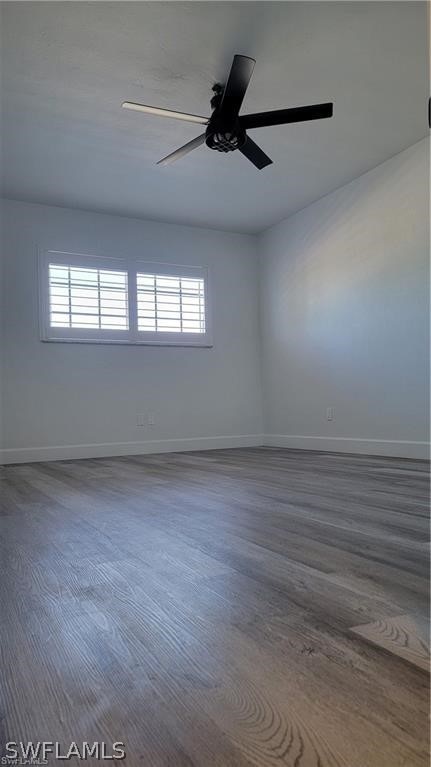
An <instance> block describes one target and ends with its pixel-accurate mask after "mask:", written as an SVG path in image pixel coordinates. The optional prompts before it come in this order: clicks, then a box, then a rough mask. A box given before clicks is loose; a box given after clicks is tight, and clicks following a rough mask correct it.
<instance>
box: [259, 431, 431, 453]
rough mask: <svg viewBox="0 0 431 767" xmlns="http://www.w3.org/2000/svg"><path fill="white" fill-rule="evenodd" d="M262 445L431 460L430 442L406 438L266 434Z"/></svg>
mask: <svg viewBox="0 0 431 767" xmlns="http://www.w3.org/2000/svg"><path fill="white" fill-rule="evenodd" d="M263 444H264V445H267V446H268V447H290V448H296V449H297V450H324V451H328V452H334V453H361V454H364V455H383V456H385V455H386V456H393V457H398V458H422V459H428V458H429V455H430V444H429V442H412V441H410V440H405V439H396V440H393V439H363V438H361V437H359V438H356V437H317V436H304V435H298V434H264V436H263Z"/></svg>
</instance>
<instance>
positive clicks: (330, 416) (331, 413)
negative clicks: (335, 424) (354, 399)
mask: <svg viewBox="0 0 431 767" xmlns="http://www.w3.org/2000/svg"><path fill="white" fill-rule="evenodd" d="M334 418H335V407H327V408H326V420H327V421H333V420H334Z"/></svg>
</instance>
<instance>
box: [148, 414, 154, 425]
mask: <svg viewBox="0 0 431 767" xmlns="http://www.w3.org/2000/svg"><path fill="white" fill-rule="evenodd" d="M155 423H156V417H155V415H154V413H148V426H154V424H155Z"/></svg>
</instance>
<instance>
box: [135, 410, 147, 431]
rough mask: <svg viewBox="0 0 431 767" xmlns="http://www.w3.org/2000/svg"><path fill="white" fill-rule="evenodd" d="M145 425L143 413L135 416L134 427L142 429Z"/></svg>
mask: <svg viewBox="0 0 431 767" xmlns="http://www.w3.org/2000/svg"><path fill="white" fill-rule="evenodd" d="M146 423H147V421H146V418H145V413H138V415H137V416H136V426H140V427H141V428H142V427H143V426H146Z"/></svg>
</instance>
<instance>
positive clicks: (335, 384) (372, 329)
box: [259, 140, 429, 455]
mask: <svg viewBox="0 0 431 767" xmlns="http://www.w3.org/2000/svg"><path fill="white" fill-rule="evenodd" d="M428 174H429V144H428V141H427V140H424V141H422V142H419V143H418V144H415V145H414V146H412V147H410V148H409V149H407V150H406V151H404V152H402V153H401V154H399V155H397V156H395V157H393V158H392V159H390V160H388V161H387V162H385V163H383V164H382V165H380V166H378V167H377V168H374V169H373V170H372V171H370V172H369V173H366V174H365V175H363V176H361V177H360V178H358V179H356V180H355V181H353V182H351V183H350V184H348V185H346V186H344V187H343V188H342V189H339V190H337V191H336V192H334V193H332V194H330V195H327V196H326V197H324V198H322V199H320V200H319V201H317V202H316V203H314V204H313V205H310V206H308V207H307V208H305V209H304V210H302V211H300V212H298V213H297V214H295V215H293V216H291V217H290V218H289V219H287V220H286V221H284V222H282V223H281V224H279V225H277V226H275V227H272V228H271V229H269V230H268V231H267V232H265V233H264V234H263V235H262V236H261V237H260V246H259V247H260V252H261V320H262V348H263V358H262V370H263V382H264V393H265V395H264V398H265V422H266V432H267V435H268V436H267V438H266V439H267V442H268V443H269V444H273V445H289V446H297V447H310V448H313V447H317V448H319V447H320V448H323V449H335V450H344V449H345V450H357V451H360V452H377V453H378V452H381V453H384V454H399V455H423V454H424V451H425V445H423V444H421V443H424V442H426V441H428V439H429V431H428V413H429V409H428V391H429V377H428V373H429V339H428V326H429V306H428V291H429V275H428V259H429V232H428V204H429V189H428ZM327 407H334V408H335V418H334V420H333V421H328V420H327V419H326V409H327Z"/></svg>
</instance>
